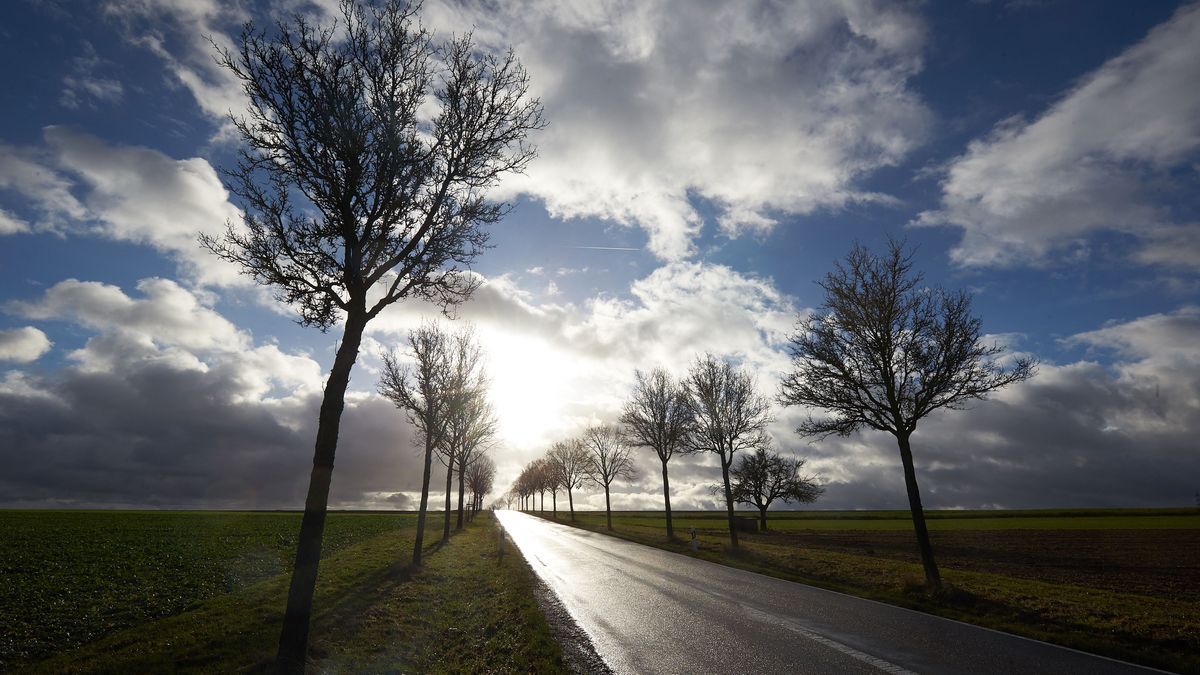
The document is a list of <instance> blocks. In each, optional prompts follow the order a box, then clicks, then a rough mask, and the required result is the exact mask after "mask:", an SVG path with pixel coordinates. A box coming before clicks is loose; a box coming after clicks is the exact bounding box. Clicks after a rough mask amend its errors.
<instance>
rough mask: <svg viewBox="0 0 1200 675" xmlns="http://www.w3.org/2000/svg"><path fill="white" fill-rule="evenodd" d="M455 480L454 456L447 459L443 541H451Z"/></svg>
mask: <svg viewBox="0 0 1200 675" xmlns="http://www.w3.org/2000/svg"><path fill="white" fill-rule="evenodd" d="M452 480H454V455H451V456H450V457H448V458H446V517H445V518H444V519H443V522H442V541H443V542H447V541H450V489H451V486H452V485H453V483H452V482H451V481H452Z"/></svg>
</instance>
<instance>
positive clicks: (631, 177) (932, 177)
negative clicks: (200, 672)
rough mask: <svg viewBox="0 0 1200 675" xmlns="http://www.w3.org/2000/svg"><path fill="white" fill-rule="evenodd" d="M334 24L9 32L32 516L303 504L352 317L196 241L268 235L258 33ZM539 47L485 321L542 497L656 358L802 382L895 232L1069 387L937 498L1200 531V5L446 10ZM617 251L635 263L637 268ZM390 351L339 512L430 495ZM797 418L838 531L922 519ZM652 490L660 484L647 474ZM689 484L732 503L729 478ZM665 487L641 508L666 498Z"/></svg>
mask: <svg viewBox="0 0 1200 675" xmlns="http://www.w3.org/2000/svg"><path fill="white" fill-rule="evenodd" d="M332 4H333V3H305V2H299V1H298V0H277V1H274V2H265V3H249V2H217V1H216V0H196V1H194V2H184V1H182V0H177V1H172V0H110V1H109V2H104V3H93V2H67V1H63V0H40V1H35V0H21V1H18V2H14V3H9V4H8V5H7V6H6V7H5V9H4V10H3V16H2V18H0V37H2V38H3V39H2V40H0V57H3V62H4V63H6V64H9V67H8V68H7V69H5V70H4V71H3V72H2V73H0V78H2V79H3V85H4V86H3V87H0V92H2V93H0V97H2V99H0V101H2V103H3V105H0V246H2V248H0V289H3V290H2V291H0V398H3V399H4V405H3V407H2V408H0V452H3V453H5V455H6V460H7V461H6V465H8V466H14V465H15V466H19V467H21V468H20V469H19V470H18V471H16V472H14V473H12V474H10V475H6V476H4V477H0V504H7V505H54V504H66V505H147V506H213V507H224V506H237V507H241V506H249V507H298V506H299V504H300V500H301V499H302V490H303V484H304V479H305V476H306V472H307V466H308V463H309V461H310V457H311V444H312V436H313V433H312V431H313V429H312V427H313V425H314V421H315V406H316V401H317V400H319V392H320V387H321V385H322V381H321V376H322V373H324V372H325V371H326V369H327V367H328V365H329V363H330V362H331V358H332V348H333V344H334V340H335V339H336V333H337V329H336V328H335V329H334V330H333V331H331V332H330V333H328V334H321V333H320V332H318V331H314V330H307V329H302V328H300V327H299V326H297V325H295V324H294V323H293V322H292V321H291V316H292V315H291V314H290V310H289V308H287V307H283V306H281V305H280V304H279V303H277V302H275V301H274V300H273V299H272V298H271V296H270V294H269V293H268V292H264V291H263V290H261V289H256V288H254V287H253V286H252V285H251V284H249V283H248V282H247V281H246V280H245V279H244V278H241V277H239V276H238V275H237V274H236V271H234V270H231V269H230V268H228V267H225V266H223V265H222V264H220V263H218V262H217V261H216V260H215V259H213V258H212V257H211V256H210V255H209V254H207V253H206V252H204V251H203V250H201V249H200V248H199V247H198V245H196V243H195V237H196V235H197V234H199V233H200V232H215V231H218V230H220V229H221V228H222V227H223V223H224V221H225V220H227V219H237V218H238V217H239V213H240V212H239V211H238V205H237V204H236V203H233V202H231V201H230V200H229V198H228V195H227V194H226V193H225V191H224V190H223V188H222V186H221V183H220V178H219V174H218V171H219V169H220V168H221V167H222V166H229V165H230V163H231V162H232V160H233V157H234V151H235V150H236V147H237V146H236V143H237V139H236V135H235V134H233V133H231V130H230V128H229V125H228V122H227V120H226V118H225V116H224V113H226V112H227V111H228V110H230V109H235V110H236V109H238V108H239V107H240V106H241V105H242V103H241V99H240V94H239V92H238V90H237V87H236V84H235V83H234V82H232V81H231V80H230V78H229V76H228V74H227V73H224V72H223V71H221V70H220V69H219V68H218V67H216V66H215V65H214V63H213V60H212V54H213V50H212V46H211V45H210V44H209V43H208V42H207V41H206V40H205V36H209V37H211V38H212V39H213V40H214V41H215V42H217V43H218V44H222V45H228V44H232V40H234V39H235V38H236V34H237V31H238V28H239V26H240V25H241V23H242V22H244V21H246V20H251V19H253V20H257V21H259V22H262V21H264V20H269V19H270V18H271V17H277V16H288V15H290V14H291V13H294V12H302V13H305V14H308V15H311V16H313V17H314V18H316V19H318V20H324V19H326V18H328V17H329V16H331V15H332V14H331V11H332V8H331V7H330V6H329V5H332ZM422 17H423V21H424V22H425V24H426V25H427V26H429V27H430V28H431V29H433V30H435V31H436V32H437V33H438V34H439V35H443V36H444V35H448V34H450V33H452V32H455V31H459V32H461V31H463V30H467V29H469V28H473V29H474V31H475V37H476V39H477V41H478V42H479V44H480V45H481V47H482V48H485V49H502V48H504V47H506V46H508V45H512V46H513V48H514V49H515V51H516V53H517V55H518V57H519V58H521V60H522V62H523V63H524V64H525V65H526V66H527V67H528V69H529V71H530V74H531V78H532V83H533V88H534V90H535V92H536V93H537V94H538V95H539V96H540V97H541V98H542V100H543V102H544V104H545V109H546V117H547V119H548V121H549V126H548V127H547V129H546V130H544V131H543V132H541V133H539V134H538V136H537V137H535V138H534V141H535V142H536V143H537V144H538V145H539V149H540V156H539V158H538V159H537V160H536V161H535V162H534V163H533V164H532V165H531V166H530V168H529V171H528V172H527V173H526V174H525V175H523V176H514V177H511V178H510V179H507V180H506V181H505V182H504V183H503V184H502V185H501V186H500V188H499V189H498V190H497V192H496V197H497V198H499V199H506V200H509V201H511V202H512V203H513V204H514V205H515V208H514V210H513V211H512V213H511V215H510V216H509V217H508V218H507V219H506V220H505V221H504V222H502V223H500V224H499V225H497V226H496V227H495V228H494V229H493V239H492V243H493V244H494V248H493V249H492V250H490V251H488V252H487V253H486V254H485V255H484V256H483V257H482V258H481V259H480V260H479V262H478V265H477V268H476V271H477V272H478V273H479V274H481V275H482V276H483V277H484V278H485V279H486V284H485V286H484V287H483V288H482V289H481V291H480V292H479V293H478V294H477V297H476V299H475V300H473V301H472V302H471V303H468V304H467V305H466V306H464V307H463V308H461V310H460V312H459V315H460V318H461V319H462V320H465V321H470V322H471V323H473V324H474V325H475V326H476V327H477V329H478V330H479V332H480V335H481V338H482V339H483V340H484V346H485V348H487V349H488V351H489V354H490V364H491V370H492V374H493V380H494V382H495V387H494V391H493V396H494V403H495V405H496V407H497V410H498V411H499V412H500V413H501V416H502V437H501V440H502V443H501V445H500V446H499V447H497V448H496V450H495V451H494V452H495V455H496V459H497V463H498V464H499V466H500V471H501V474H500V480H499V483H500V484H501V486H502V487H503V486H504V485H506V483H507V481H508V480H510V479H511V478H512V477H513V476H515V474H516V472H517V471H518V470H519V468H520V466H521V465H523V464H524V463H525V462H527V461H529V460H531V459H533V458H534V457H536V456H538V455H540V454H541V453H542V452H544V451H545V449H546V447H547V446H548V445H549V443H551V442H553V441H554V440H558V439H559V438H562V437H564V436H567V435H570V434H572V433H575V432H577V431H578V430H579V429H581V428H582V427H583V426H586V425H588V424H593V423H598V422H608V421H612V420H613V419H614V418H615V416H616V415H617V413H618V412H619V408H620V402H621V400H622V397H623V396H624V394H625V393H627V392H628V388H629V385H630V382H631V380H632V374H633V369H634V368H649V367H654V366H660V365H661V366H664V367H667V368H668V369H670V370H672V371H674V372H677V373H682V372H683V371H684V370H686V368H687V366H688V364H689V363H690V361H691V359H692V358H694V356H695V355H696V354H698V353H699V352H701V351H704V350H710V351H714V352H717V353H720V354H723V355H727V356H729V357H731V358H734V359H736V360H738V361H739V362H740V363H742V364H743V366H744V367H746V368H747V369H749V370H751V371H752V372H753V374H754V375H755V377H756V378H757V380H758V382H759V386H760V388H761V389H762V390H763V392H764V394H766V395H769V396H770V395H773V394H774V392H775V387H776V386H777V385H776V383H777V382H778V377H779V373H780V372H782V370H783V369H785V368H786V367H787V360H786V357H785V356H784V354H783V346H784V342H785V340H786V335H787V332H788V331H789V330H790V326H791V325H792V323H793V322H794V320H795V318H796V316H797V314H798V313H802V312H805V311H808V310H809V309H811V308H814V307H816V306H818V305H819V304H820V300H821V298H820V292H819V288H818V287H817V286H816V285H815V284H814V281H815V280H817V279H819V278H821V277H822V276H823V275H824V274H825V273H826V272H827V271H828V270H829V269H830V267H831V265H832V263H833V262H834V261H835V260H836V259H838V258H840V257H841V256H843V255H844V254H845V253H846V252H847V251H848V250H849V248H850V247H851V246H852V245H853V244H854V243H855V242H856V241H857V242H861V243H864V244H866V245H868V246H872V247H876V248H878V247H880V246H881V245H882V244H883V242H884V241H886V238H887V237H889V236H898V237H904V238H906V239H907V241H908V242H909V243H910V244H911V245H913V246H914V247H915V248H916V251H917V263H918V266H919V267H920V269H921V270H923V271H924V273H925V274H926V277H927V279H928V280H929V281H931V282H934V283H939V284H942V285H945V286H949V287H963V288H968V289H970V290H972V291H973V292H974V294H975V307H976V310H977V312H978V313H979V314H980V315H981V316H982V318H983V321H984V329H985V331H986V332H988V333H989V334H991V335H993V336H994V339H997V340H1000V341H1002V342H1003V343H1005V344H1006V345H1009V347H1010V348H1011V349H1012V350H1014V351H1018V352H1023V353H1029V354H1032V355H1035V356H1036V357H1038V358H1039V359H1040V360H1041V361H1042V364H1043V365H1042V368H1041V370H1040V372H1039V374H1038V375H1037V377H1035V378H1034V379H1033V380H1031V381H1029V382H1026V383H1023V384H1021V385H1018V386H1015V387H1012V388H1010V389H1009V390H1006V391H1005V392H1003V393H1001V394H1000V395H998V396H996V397H994V399H993V400H991V401H988V402H986V403H982V404H980V405H978V406H976V407H975V408H973V409H972V410H970V411H967V412H957V413H956V412H950V413H945V414H942V415H940V416H937V417H935V418H932V419H930V420H929V422H928V423H927V424H926V425H925V426H924V427H923V428H921V429H920V430H919V431H918V435H917V436H916V437H914V448H915V452H916V456H917V462H918V470H919V471H920V472H921V477H922V485H923V488H924V490H925V493H926V497H927V498H926V502H927V505H930V506H942V507H955V506H965V507H975V506H1060V505H1087V506H1102V505H1185V504H1189V503H1191V501H1192V499H1193V493H1194V492H1195V491H1196V490H1200V483H1197V482H1196V480H1197V479H1196V476H1197V475H1200V454H1198V453H1197V452H1196V451H1195V444H1194V442H1193V440H1192V439H1193V438H1195V433H1196V432H1197V431H1200V428H1198V427H1200V350H1198V349H1197V348H1196V347H1195V346H1194V345H1196V344H1200V340H1198V338H1200V310H1198V309H1197V305H1198V304H1200V277H1198V274H1197V272H1198V271H1200V209H1198V207H1200V197H1198V196H1197V195H1200V192H1198V191H1197V189H1196V188H1197V183H1198V181H1197V178H1198V176H1197V173H1198V167H1200V91H1198V89H1197V87H1195V84H1194V83H1195V82H1197V81H1200V46H1198V45H1200V7H1198V6H1197V5H1195V4H1193V3H1173V2H1156V3H1127V2H1066V1H1063V2H1054V1H1050V0H1047V1H1044V2H999V1H996V2H966V3H959V2H928V3H910V4H906V3H883V2H871V1H869V0H855V1H852V2H844V3H832V2H816V1H814V2H803V3H768V2H761V3H760V2H727V3H722V2H712V3H692V2H685V1H678V2H677V1H671V0H662V1H661V2H629V3H618V2H586V3H584V2H580V3H570V2H560V3H542V2H535V1H534V0H528V1H524V2H514V3H503V4H502V5H500V6H493V5H491V4H490V3H476V2H463V3H460V2H456V1H453V0H445V1H443V2H427V3H426V5H425V7H424V9H423V12H422ZM597 247H610V248H617V249H635V250H602V249H601V248H597ZM432 313H433V312H432V310H431V308H428V307H422V306H419V305H415V304H411V303H410V304H406V305H402V306H399V307H396V308H393V309H392V310H389V312H388V313H387V314H385V315H384V316H382V317H380V319H379V320H378V321H377V322H376V323H375V324H374V325H373V326H372V327H371V328H370V329H369V331H368V333H369V339H368V340H367V343H366V345H365V347H364V350H363V353H362V355H361V357H360V361H359V364H358V366H356V370H355V375H354V379H353V382H352V391H353V394H352V397H351V401H350V405H349V408H348V412H347V420H346V423H345V425H344V427H343V442H342V445H341V447H340V449H339V465H338V466H339V469H338V472H337V473H336V474H335V485H334V501H335V502H336V503H338V504H341V505H344V506H378V505H385V504H404V503H405V500H406V499H408V498H409V497H410V496H411V494H412V491H413V490H414V489H415V488H416V486H417V483H416V482H415V481H416V477H415V473H416V472H415V471H414V470H413V466H414V465H415V462H416V454H415V450H413V448H412V444H411V440H412V432H411V429H409V428H408V427H407V425H406V424H405V423H404V422H403V419H402V417H401V416H400V415H399V413H397V412H396V411H395V410H394V409H391V408H390V407H389V405H387V404H385V402H384V401H382V400H381V399H380V398H379V397H378V396H377V395H375V394H374V388H375V377H376V376H377V373H378V370H377V369H378V366H379V356H380V353H381V351H382V350H384V349H387V348H389V347H392V346H395V345H398V344H399V343H400V342H401V340H402V339H403V336H404V334H405V332H406V331H407V330H408V329H409V328H411V327H412V326H414V325H416V323H417V322H419V321H420V320H421V319H422V317H424V316H426V315H432ZM775 414H776V418H777V419H776V423H775V424H774V426H773V428H772V431H773V435H774V436H775V438H776V441H777V444H778V445H779V446H780V447H781V448H782V449H784V450H785V451H788V452H795V453H797V454H799V455H802V456H807V457H809V458H810V466H811V467H812V468H814V469H815V470H817V471H818V472H819V473H820V474H821V475H822V477H823V478H824V479H825V480H826V481H827V483H828V491H827V493H826V496H825V498H824V499H823V502H822V504H821V505H823V506H827V507H831V508H832V507H846V508H873V507H895V506H903V504H904V496H903V484H902V480H900V476H899V473H898V460H897V458H896V456H895V454H896V452H895V449H894V445H893V444H892V443H891V442H890V440H889V439H888V438H886V437H879V436H875V435H871V434H863V435H859V436H854V437H850V438H847V439H831V440H828V441H824V442H821V443H817V444H808V443H807V442H805V441H801V440H799V439H797V438H796V437H795V436H794V435H793V434H791V433H790V431H789V430H790V428H791V427H792V426H793V425H794V423H795V421H796V420H797V419H798V418H799V416H801V415H802V414H803V411H799V410H795V409H777V410H776V411H775ZM643 459H644V460H645V462H646V467H645V468H647V469H650V468H652V466H651V465H650V463H649V461H650V458H649V457H646V458H643ZM674 471H677V472H678V474H677V475H678V478H677V479H673V480H672V484H673V486H675V487H677V491H678V492H679V500H680V504H682V505H683V506H684V507H686V506H689V505H690V506H695V507H702V506H706V505H709V504H710V502H711V497H710V496H709V495H708V492H707V485H708V483H710V482H711V481H712V480H714V479H715V476H714V475H712V474H713V466H712V461H711V459H710V458H692V459H685V460H683V461H682V462H681V464H680V466H678V467H677V468H676V469H674ZM653 475H654V474H653V472H652V471H649V470H647V471H644V472H643V476H644V478H642V479H640V480H638V481H634V482H631V483H630V484H628V485H626V486H624V487H623V491H622V492H621V493H620V498H619V501H621V502H622V503H621V507H628V508H633V507H646V508H650V507H654V506H655V505H657V503H658V498H657V497H656V496H655V494H656V491H657V489H658V488H657V486H656V485H655V483H654V480H653Z"/></svg>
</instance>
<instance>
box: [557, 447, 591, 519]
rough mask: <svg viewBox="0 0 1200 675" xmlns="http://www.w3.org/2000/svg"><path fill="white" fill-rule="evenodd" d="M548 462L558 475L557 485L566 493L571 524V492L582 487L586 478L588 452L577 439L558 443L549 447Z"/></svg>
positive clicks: (572, 510)
mask: <svg viewBox="0 0 1200 675" xmlns="http://www.w3.org/2000/svg"><path fill="white" fill-rule="evenodd" d="M549 457H550V461H551V462H553V464H554V469H555V471H556V472H557V473H558V480H559V484H560V485H562V488H563V489H564V490H566V491H567V504H568V505H569V506H570V507H571V522H575V497H574V495H573V492H574V491H575V490H577V489H579V488H581V487H583V482H584V480H586V479H587V477H588V472H587V469H588V464H589V460H588V451H587V448H585V447H583V443H582V442H581V441H580V440H578V439H571V440H567V441H558V442H557V443H555V444H554V445H552V446H551V447H550V454H549Z"/></svg>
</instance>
